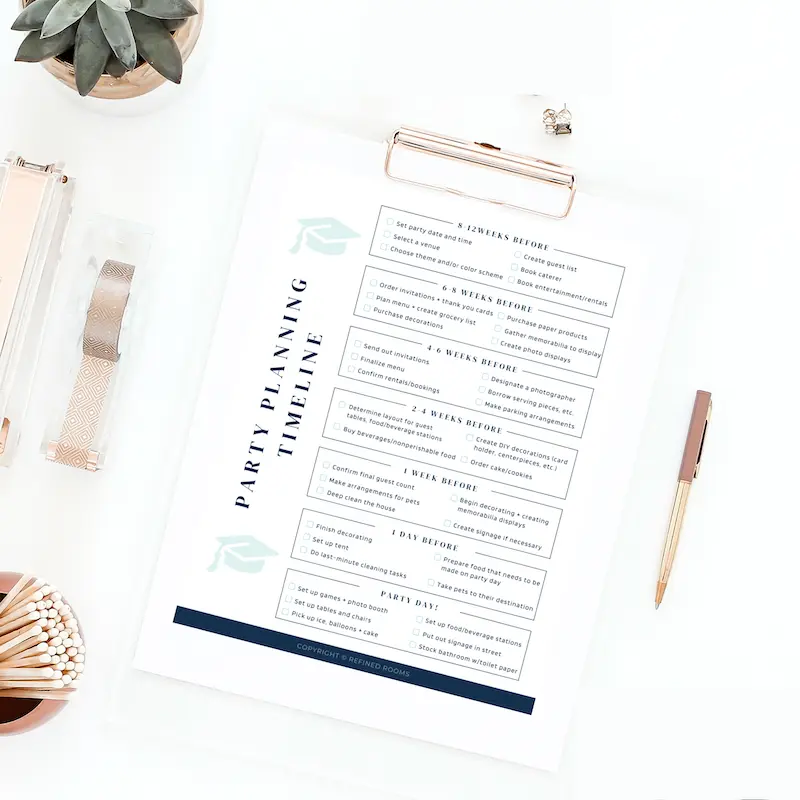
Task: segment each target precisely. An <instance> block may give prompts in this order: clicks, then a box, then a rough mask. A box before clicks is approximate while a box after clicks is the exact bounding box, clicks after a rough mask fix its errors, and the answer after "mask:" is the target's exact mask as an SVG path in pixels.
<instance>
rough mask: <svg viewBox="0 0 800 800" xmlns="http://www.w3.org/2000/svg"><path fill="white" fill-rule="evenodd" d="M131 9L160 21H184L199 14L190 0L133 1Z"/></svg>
mask: <svg viewBox="0 0 800 800" xmlns="http://www.w3.org/2000/svg"><path fill="white" fill-rule="evenodd" d="M131 8H132V9H134V10H135V11H138V12H139V13H140V14H145V15H147V16H148V17H157V18H158V19H184V18H185V17H193V16H194V15H195V14H196V13H197V9H196V8H195V7H194V6H193V5H192V4H191V3H190V2H189V0H131Z"/></svg>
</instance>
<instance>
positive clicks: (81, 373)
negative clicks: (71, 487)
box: [47, 261, 136, 472]
mask: <svg viewBox="0 0 800 800" xmlns="http://www.w3.org/2000/svg"><path fill="white" fill-rule="evenodd" d="M135 269H136V268H135V267H133V266H131V265H130V264H123V263H121V262H119V261H106V263H105V264H104V265H103V268H102V270H100V275H99V277H98V278H97V284H96V285H95V288H94V293H93V294H92V300H91V303H90V304H89V311H88V313H87V315H86V326H85V327H84V329H83V357H82V359H81V365H80V368H79V369H78V375H77V377H76V379H75V386H74V387H73V389H72V395H71V396H70V399H69V404H68V406H67V413H66V416H65V417H64V423H63V425H62V428H61V435H60V437H59V439H58V441H57V442H50V445H49V446H48V448H47V459H48V461H55V462H57V463H59V464H64V465H65V466H68V467H75V468H76V469H85V470H89V471H90V472H95V471H97V469H98V461H99V459H100V454H99V453H98V452H97V451H96V450H93V449H91V448H92V444H93V442H94V440H95V436H96V435H97V429H98V426H99V424H100V420H101V418H102V416H103V409H104V408H105V404H106V399H107V397H108V389H109V386H110V384H111V378H112V376H113V374H114V369H115V368H116V366H117V362H118V361H119V358H120V353H119V337H120V334H121V333H122V320H123V318H124V316H125V309H126V307H127V305H128V300H129V298H130V292H131V283H132V282H133V275H134V271H135Z"/></svg>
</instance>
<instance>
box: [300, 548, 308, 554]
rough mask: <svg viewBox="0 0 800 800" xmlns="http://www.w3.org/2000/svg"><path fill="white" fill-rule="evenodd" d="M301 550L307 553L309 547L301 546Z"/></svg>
mask: <svg viewBox="0 0 800 800" xmlns="http://www.w3.org/2000/svg"><path fill="white" fill-rule="evenodd" d="M300 552H301V553H307V552H308V548H307V547H301V548H300Z"/></svg>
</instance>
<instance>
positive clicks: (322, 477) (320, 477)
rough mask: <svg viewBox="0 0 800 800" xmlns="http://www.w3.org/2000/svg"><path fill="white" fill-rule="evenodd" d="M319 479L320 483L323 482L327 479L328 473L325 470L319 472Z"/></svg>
mask: <svg viewBox="0 0 800 800" xmlns="http://www.w3.org/2000/svg"><path fill="white" fill-rule="evenodd" d="M319 479H320V482H321V483H325V481H326V480H328V475H327V474H326V473H325V472H321V473H320V476H319Z"/></svg>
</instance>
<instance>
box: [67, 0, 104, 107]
mask: <svg viewBox="0 0 800 800" xmlns="http://www.w3.org/2000/svg"><path fill="white" fill-rule="evenodd" d="M110 55H111V45H110V44H109V43H108V40H107V39H106V37H105V34H104V33H103V29H102V28H101V27H100V20H99V19H98V17H97V6H96V5H94V4H93V5H92V6H91V7H90V8H89V10H88V11H87V12H86V13H85V14H84V16H83V18H82V19H81V21H80V24H79V25H78V33H77V34H76V36H75V83H76V84H77V85H78V92H79V94H80V95H81V97H86V95H87V94H89V92H91V91H92V89H94V87H95V86H96V85H97V81H99V80H100V76H101V75H102V74H103V71H104V70H105V68H106V63H107V62H108V57H109V56H110Z"/></svg>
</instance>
